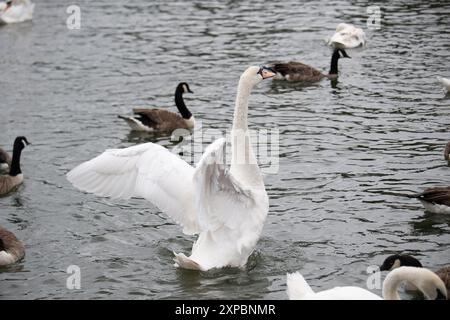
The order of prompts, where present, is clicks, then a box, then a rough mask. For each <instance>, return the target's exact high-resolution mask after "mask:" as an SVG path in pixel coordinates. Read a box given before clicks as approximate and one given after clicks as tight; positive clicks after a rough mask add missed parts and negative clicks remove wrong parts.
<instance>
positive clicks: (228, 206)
mask: <svg viewBox="0 0 450 320" xmlns="http://www.w3.org/2000/svg"><path fill="white" fill-rule="evenodd" d="M274 75H275V73H274V72H273V71H272V70H270V69H268V68H265V67H262V68H260V67H255V66H253V67H249V68H248V69H247V70H246V71H245V72H244V73H243V74H242V75H241V77H240V80H239V85H238V90H237V95H236V103H235V109H234V119H233V127H232V132H231V136H232V137H233V138H232V141H231V146H232V158H231V168H230V169H228V168H227V167H226V165H225V162H224V149H225V146H226V141H225V139H224V138H220V139H217V140H216V141H214V142H213V143H212V144H210V145H209V146H208V147H207V148H206V150H205V152H204V154H203V156H202V157H201V159H200V161H199V162H198V164H197V166H196V167H195V168H194V167H192V166H190V165H189V164H188V163H186V162H185V161H184V160H182V159H181V158H179V157H178V156H177V155H175V154H173V153H171V152H170V151H169V150H167V149H165V148H163V147H162V146H160V145H157V144H154V143H145V144H141V145H137V146H134V147H130V148H125V149H113V150H107V151H105V152H104V153H103V154H101V155H100V156H98V157H96V158H94V159H92V160H90V161H87V162H85V163H82V164H81V165H79V166H77V167H76V168H75V169H73V170H72V171H70V172H69V173H68V174H67V179H68V180H69V181H70V182H71V183H72V184H73V185H74V186H75V187H77V188H78V189H81V190H84V191H87V192H92V193H94V194H96V195H99V196H108V197H112V198H122V199H128V198H130V197H142V198H145V199H147V200H149V201H150V202H152V203H153V204H155V205H156V206H157V207H159V208H160V209H161V210H162V211H164V212H165V213H166V214H168V215H169V216H170V217H171V218H172V219H173V220H175V221H176V222H177V223H179V224H180V225H181V226H183V232H184V233H185V234H198V235H199V236H198V239H197V241H196V242H195V243H194V245H193V247H192V253H191V255H190V256H189V257H187V256H186V255H184V254H183V253H175V252H174V254H175V258H174V260H175V266H177V267H181V268H185V269H193V270H203V271H205V270H209V269H212V268H222V267H227V266H229V267H243V266H244V265H245V264H246V262H247V259H248V257H249V256H250V254H251V253H252V252H253V250H254V248H255V245H256V243H257V241H258V239H259V237H260V234H261V232H262V228H263V225H264V221H265V219H266V216H267V212H268V210H269V199H268V196H267V192H266V189H265V186H264V181H263V177H262V175H261V171H260V169H259V167H258V164H257V161H256V157H255V156H254V154H253V151H252V147H251V144H250V136H249V132H248V124H247V113H248V100H249V96H250V93H251V91H252V88H253V87H254V86H255V85H256V84H258V83H259V82H261V81H262V80H263V79H266V78H270V77H273V76H274Z"/></svg>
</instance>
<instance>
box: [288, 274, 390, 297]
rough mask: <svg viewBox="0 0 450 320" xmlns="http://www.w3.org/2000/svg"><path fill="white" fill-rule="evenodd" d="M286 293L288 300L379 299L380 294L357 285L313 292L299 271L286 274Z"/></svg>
mask: <svg viewBox="0 0 450 320" xmlns="http://www.w3.org/2000/svg"><path fill="white" fill-rule="evenodd" d="M287 293H288V297H289V299H290V300H381V299H382V298H381V297H380V296H377V295H376V294H374V293H372V292H370V291H368V290H365V289H363V288H359V287H352V286H347V287H334V288H332V289H329V290H324V291H320V292H317V293H316V292H314V291H313V290H312V289H311V287H310V286H309V284H308V283H307V282H306V280H305V279H304V278H303V276H302V275H301V274H300V273H299V272H296V273H293V274H288V275H287Z"/></svg>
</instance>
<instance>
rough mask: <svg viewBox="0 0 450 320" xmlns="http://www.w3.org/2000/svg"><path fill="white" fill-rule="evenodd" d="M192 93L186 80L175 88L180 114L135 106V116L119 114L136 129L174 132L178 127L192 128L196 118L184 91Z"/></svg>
mask: <svg viewBox="0 0 450 320" xmlns="http://www.w3.org/2000/svg"><path fill="white" fill-rule="evenodd" d="M187 92H189V93H192V91H191V90H190V89H189V85H188V84H187V83H186V82H181V83H180V84H178V86H177V88H176V90H175V104H176V106H177V108H178V111H179V112H180V114H177V113H175V112H172V111H168V110H165V109H156V108H155V109H143V108H140V109H139V108H135V109H133V113H134V114H135V116H133V117H129V116H119V118H121V119H124V120H125V121H126V122H127V124H128V125H129V126H130V128H131V129H132V130H134V131H144V132H166V133H172V132H173V131H174V130H176V129H188V130H191V129H193V128H194V126H195V119H194V116H193V115H192V113H191V112H190V111H189V109H188V108H187V107H186V105H185V103H184V100H183V93H187Z"/></svg>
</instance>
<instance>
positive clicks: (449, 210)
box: [408, 186, 450, 214]
mask: <svg viewBox="0 0 450 320" xmlns="http://www.w3.org/2000/svg"><path fill="white" fill-rule="evenodd" d="M408 197H410V198H417V199H419V201H420V202H421V203H422V205H423V206H424V208H425V210H426V211H429V212H431V213H444V214H450V186H449V187H434V188H428V189H425V191H423V192H422V193H419V194H415V195H409V196H408Z"/></svg>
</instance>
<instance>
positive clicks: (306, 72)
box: [270, 49, 350, 83]
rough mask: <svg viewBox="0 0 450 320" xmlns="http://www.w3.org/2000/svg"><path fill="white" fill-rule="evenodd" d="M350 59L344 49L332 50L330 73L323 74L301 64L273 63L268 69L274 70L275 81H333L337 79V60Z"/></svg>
mask: <svg viewBox="0 0 450 320" xmlns="http://www.w3.org/2000/svg"><path fill="white" fill-rule="evenodd" d="M340 58H350V56H349V55H348V54H347V52H345V50H344V49H334V50H333V55H332V56H331V66H330V72H329V73H328V74H324V73H322V72H321V71H319V70H317V69H315V68H313V67H310V66H308V65H306V64H304V63H301V62H295V61H290V62H274V63H272V64H271V65H270V67H271V68H272V69H273V70H275V72H276V77H275V78H274V79H276V80H287V81H291V82H304V83H313V82H317V81H320V80H322V79H330V80H334V79H337V77H338V60H339V59H340Z"/></svg>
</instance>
